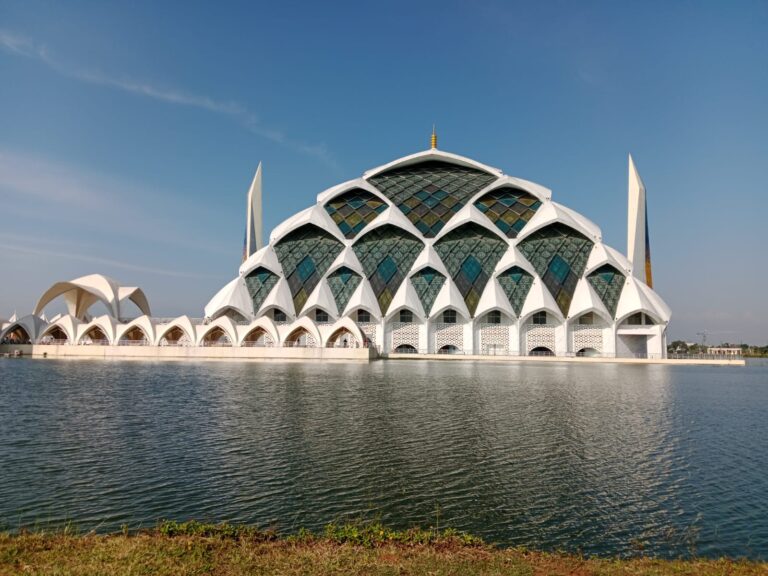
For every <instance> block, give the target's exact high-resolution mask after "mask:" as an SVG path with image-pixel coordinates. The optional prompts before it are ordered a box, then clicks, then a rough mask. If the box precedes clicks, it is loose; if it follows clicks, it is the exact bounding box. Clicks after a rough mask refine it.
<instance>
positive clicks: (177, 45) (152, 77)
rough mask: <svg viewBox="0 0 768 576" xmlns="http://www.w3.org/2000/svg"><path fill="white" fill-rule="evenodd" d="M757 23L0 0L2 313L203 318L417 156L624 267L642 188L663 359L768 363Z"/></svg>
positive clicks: (638, 9)
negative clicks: (50, 291)
mask: <svg viewBox="0 0 768 576" xmlns="http://www.w3.org/2000/svg"><path fill="white" fill-rule="evenodd" d="M767 62H768V3H765V2H749V1H740V2H705V1H700V2H684V1H680V2H668V1H664V2H653V1H644V2H607V1H606V2H578V3H576V2H531V3H514V2H451V1H442V2H434V3H430V2H390V3H375V4H374V3H363V2H335V3H319V2H317V3H316V2H280V3H275V2H272V3H263V4H262V5H258V4H257V3H254V2H242V3H238V2H230V3H212V2H208V3H203V2H178V3H173V2H162V3H159V2H131V3H123V4H117V3H106V2H76V1H72V2H66V3H62V2H40V1H36V0H24V1H20V2H8V1H5V0H0V78H2V82H1V83H0V279H1V281H0V316H6V317H7V316H10V314H11V313H13V311H14V310H17V311H18V312H19V313H24V312H28V311H30V310H31V308H32V307H33V306H34V303H35V300H36V298H37V297H38V296H39V295H40V293H42V292H43V291H44V290H45V288H47V286H48V285H50V284H51V283H52V282H54V281H57V280H64V279H70V278H74V277H77V276H80V275H83V274H88V273H93V272H101V273H104V274H107V275H109V276H113V277H115V278H117V279H119V280H121V281H122V282H124V283H126V284H136V285H139V286H142V287H143V288H144V289H145V291H146V292H147V293H148V295H149V298H150V303H151V304H152V307H153V312H154V313H155V314H156V315H162V316H174V315H177V314H181V313H188V314H190V315H193V316H194V315H201V314H202V308H203V306H204V305H205V303H206V302H207V301H208V299H209V298H210V296H211V295H213V293H215V291H216V290H217V289H218V288H219V287H220V286H221V285H223V284H224V283H225V282H226V281H228V280H229V279H231V278H232V277H233V276H234V275H235V273H236V270H237V267H238V265H239V263H240V256H241V252H242V242H243V229H244V219H245V215H244V206H245V195H246V192H247V188H248V185H249V183H250V179H251V178H252V176H253V172H254V170H255V168H256V165H257V163H258V162H259V161H262V162H263V163H264V189H265V190H264V191H265V199H264V209H265V227H266V228H267V230H269V229H271V228H272V227H274V226H275V225H277V224H278V223H279V222H281V221H282V220H284V219H285V218H287V217H289V216H290V215H292V214H293V213H295V212H297V211H298V210H300V209H302V208H305V207H307V206H309V205H310V204H312V203H313V202H314V199H315V196H316V195H317V194H318V193H319V192H322V191H323V190H324V189H325V188H327V187H329V186H332V185H334V184H336V183H338V182H341V181H343V180H347V179H350V178H354V177H357V176H359V175H360V174H361V173H362V172H363V171H364V170H366V169H368V168H371V167H374V166H377V165H380V164H383V163H385V162H388V161H390V160H392V159H394V158H396V157H399V156H403V155H406V154H409V153H412V152H416V151H418V150H421V149H424V148H426V147H427V146H428V136H429V132H430V130H431V127H432V123H433V122H434V123H436V124H437V127H438V134H439V137H440V148H442V149H444V150H448V151H451V152H456V153H459V154H464V155H467V156H470V157H472V158H475V159H477V160H480V161H482V162H485V163H487V164H490V165H492V166H496V167H498V168H501V169H502V170H504V171H505V172H506V173H508V174H511V175H514V176H519V177H521V178H526V179H529V180H533V181H535V182H539V183H541V184H543V185H545V186H547V187H549V188H551V189H552V191H553V199H554V200H556V201H558V202H561V203H563V204H565V205H567V206H569V207H571V208H574V209H576V210H577V211H579V212H582V213H583V214H585V215H586V216H588V217H589V218H591V219H592V220H594V221H595V222H596V223H598V224H599V225H600V226H601V228H602V230H603V237H604V239H605V241H606V242H607V243H608V244H610V245H612V246H614V247H616V248H618V249H620V250H621V251H624V250H625V249H626V194H627V191H626V186H627V154H628V153H630V152H631V153H632V155H633V156H634V158H635V161H636V163H637V165H638V168H639V170H640V174H641V175H642V177H643V179H644V181H645V184H646V187H647V189H648V209H649V214H650V233H651V242H652V253H653V264H654V280H655V283H656V286H655V287H656V289H657V291H658V292H659V293H660V294H661V295H662V296H663V297H664V298H665V300H666V301H667V302H668V303H669V305H670V306H671V307H672V311H673V321H672V325H671V328H670V336H671V337H672V338H684V339H688V340H693V339H698V337H697V336H696V334H697V333H698V332H702V331H704V330H706V331H708V332H709V334H710V335H709V337H708V341H709V342H712V341H724V340H729V341H750V342H756V343H760V344H765V343H766V342H768V299H766V298H765V296H764V294H765V292H764V290H765V288H764V287H765V286H766V283H767V281H768V271H767V270H768V267H767V266H766V255H765V253H766V245H768V231H767V227H766V222H768V201H767V200H766V198H767V197H768V190H767V188H768V185H766V177H765V175H764V171H765V169H766V165H767V164H768V138H766V134H768V114H767V113H766V108H765V106H766V102H768V65H766V63H767Z"/></svg>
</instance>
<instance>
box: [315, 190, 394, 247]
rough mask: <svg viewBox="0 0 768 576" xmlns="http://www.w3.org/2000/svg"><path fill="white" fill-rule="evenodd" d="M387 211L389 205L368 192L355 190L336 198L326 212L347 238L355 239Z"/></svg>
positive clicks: (326, 207)
mask: <svg viewBox="0 0 768 576" xmlns="http://www.w3.org/2000/svg"><path fill="white" fill-rule="evenodd" d="M386 209H387V204H386V203H385V202H384V201H383V200H381V199H380V198H378V197H376V196H375V195H374V194H371V193H370V192H368V191H367V190H363V189H361V188H354V189H353V190H349V191H348V192H344V194H341V195H339V196H336V197H335V198H333V199H332V200H330V201H329V202H328V203H327V204H326V205H325V210H326V212H328V214H329V215H330V216H331V218H333V221H334V222H336V225H337V226H338V227H339V230H341V233H342V234H344V237H345V238H354V237H355V236H357V234H358V233H359V232H360V231H361V230H362V229H363V228H365V227H366V226H367V225H368V224H370V223H371V221H373V219H374V218H376V216H378V215H379V214H381V213H382V212H384V210H386Z"/></svg>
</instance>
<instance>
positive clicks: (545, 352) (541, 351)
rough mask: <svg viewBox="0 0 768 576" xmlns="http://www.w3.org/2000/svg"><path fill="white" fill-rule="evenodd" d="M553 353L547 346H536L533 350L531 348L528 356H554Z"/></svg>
mask: <svg viewBox="0 0 768 576" xmlns="http://www.w3.org/2000/svg"><path fill="white" fill-rule="evenodd" d="M554 355H555V353H554V352H552V350H550V349H549V348H547V347H546V346H536V348H534V349H533V350H531V351H530V352H529V353H528V356H554Z"/></svg>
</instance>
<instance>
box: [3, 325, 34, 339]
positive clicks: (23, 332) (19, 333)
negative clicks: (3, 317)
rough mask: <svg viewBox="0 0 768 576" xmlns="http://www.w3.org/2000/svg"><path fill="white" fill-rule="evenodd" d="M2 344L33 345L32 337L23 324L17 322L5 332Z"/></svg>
mask: <svg viewBox="0 0 768 576" xmlns="http://www.w3.org/2000/svg"><path fill="white" fill-rule="evenodd" d="M0 344H32V337H31V335H30V334H29V331H28V330H27V329H26V328H25V327H24V326H23V325H22V324H21V323H19V322H16V323H14V324H11V325H10V326H8V328H6V329H5V330H3V333H2V337H0Z"/></svg>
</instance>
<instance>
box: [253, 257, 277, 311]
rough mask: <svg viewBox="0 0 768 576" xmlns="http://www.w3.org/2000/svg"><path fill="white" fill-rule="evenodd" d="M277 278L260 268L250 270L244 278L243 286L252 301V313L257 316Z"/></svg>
mask: <svg viewBox="0 0 768 576" xmlns="http://www.w3.org/2000/svg"><path fill="white" fill-rule="evenodd" d="M277 281H278V277H277V274H274V273H272V272H270V271H269V270H267V269H266V268H262V267H261V266H260V267H258V268H256V269H255V270H252V271H251V272H249V273H248V275H247V276H246V277H245V286H246V288H248V295H249V296H250V297H251V300H252V301H253V313H254V314H257V313H258V312H259V308H261V304H262V303H263V302H264V299H265V298H266V297H267V296H269V293H270V292H271V291H272V288H274V287H275V285H276V284H277Z"/></svg>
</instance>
